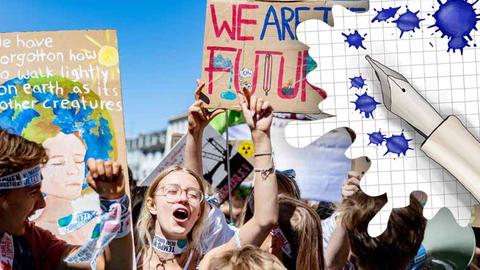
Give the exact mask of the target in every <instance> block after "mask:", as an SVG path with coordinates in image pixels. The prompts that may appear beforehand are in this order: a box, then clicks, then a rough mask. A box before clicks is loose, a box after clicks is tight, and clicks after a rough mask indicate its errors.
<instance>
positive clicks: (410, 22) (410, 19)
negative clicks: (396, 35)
mask: <svg viewBox="0 0 480 270" xmlns="http://www.w3.org/2000/svg"><path fill="white" fill-rule="evenodd" d="M419 12H420V11H417V12H412V11H410V10H409V9H408V8H407V11H405V13H403V14H401V15H400V16H399V17H398V19H397V20H395V21H393V22H394V23H396V24H397V28H398V29H400V31H401V32H400V38H402V36H403V33H405V32H410V31H412V32H415V28H418V29H420V22H421V21H423V20H425V19H420V18H419V17H418V15H417V14H418V13H419Z"/></svg>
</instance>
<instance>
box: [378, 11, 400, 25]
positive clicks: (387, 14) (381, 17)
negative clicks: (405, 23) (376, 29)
mask: <svg viewBox="0 0 480 270" xmlns="http://www.w3.org/2000/svg"><path fill="white" fill-rule="evenodd" d="M399 9H400V7H390V8H382V10H380V11H377V10H376V9H374V10H375V11H376V12H377V15H376V16H375V17H374V18H373V19H372V23H373V22H375V21H377V22H386V21H387V20H388V19H392V18H393V17H395V15H397V11H398V10H399Z"/></svg>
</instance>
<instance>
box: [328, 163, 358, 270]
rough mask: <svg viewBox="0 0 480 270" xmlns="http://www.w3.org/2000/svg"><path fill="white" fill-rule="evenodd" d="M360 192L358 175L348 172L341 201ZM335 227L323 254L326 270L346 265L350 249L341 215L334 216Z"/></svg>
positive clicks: (333, 269)
mask: <svg viewBox="0 0 480 270" xmlns="http://www.w3.org/2000/svg"><path fill="white" fill-rule="evenodd" d="M359 190H360V175H359V174H358V173H357V172H354V171H350V172H349V173H348V180H347V181H346V182H345V184H344V185H343V188H342V197H343V199H345V198H348V197H350V196H352V195H354V194H355V193H357V192H358V191H359ZM332 218H335V217H332ZM335 219H336V220H335V223H336V227H335V230H334V231H333V234H332V236H331V238H330V241H329V242H328V246H327V252H326V253H325V263H326V265H327V269H328V270H337V269H338V270H340V269H343V266H344V265H345V264H346V263H347V260H348V255H349V253H350V249H349V247H348V235H347V230H346V229H345V227H343V225H342V213H339V215H336V218H335Z"/></svg>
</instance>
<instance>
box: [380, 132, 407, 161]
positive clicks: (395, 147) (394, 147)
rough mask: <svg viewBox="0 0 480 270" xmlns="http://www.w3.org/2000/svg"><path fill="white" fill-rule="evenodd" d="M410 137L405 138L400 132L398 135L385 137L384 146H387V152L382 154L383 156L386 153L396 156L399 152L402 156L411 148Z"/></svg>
mask: <svg viewBox="0 0 480 270" xmlns="http://www.w3.org/2000/svg"><path fill="white" fill-rule="evenodd" d="M411 140H412V139H407V138H405V134H403V132H402V134H400V135H392V136H391V137H389V138H386V139H385V141H386V146H387V152H385V154H383V155H384V156H385V155H387V154H388V153H393V154H397V156H398V157H400V154H403V155H404V156H405V155H406V154H407V150H408V149H410V150H413V148H410V146H409V142H410V141H411Z"/></svg>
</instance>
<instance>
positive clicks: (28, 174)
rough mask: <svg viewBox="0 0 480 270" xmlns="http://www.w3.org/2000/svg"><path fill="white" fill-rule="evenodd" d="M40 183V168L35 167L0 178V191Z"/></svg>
mask: <svg viewBox="0 0 480 270" xmlns="http://www.w3.org/2000/svg"><path fill="white" fill-rule="evenodd" d="M40 182H42V172H41V169H40V166H35V167H33V168H30V169H26V170H23V171H20V172H16V173H12V174H9V175H5V176H2V177H0V190H1V189H16V188H23V187H30V186H33V185H36V184H39V183H40Z"/></svg>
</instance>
